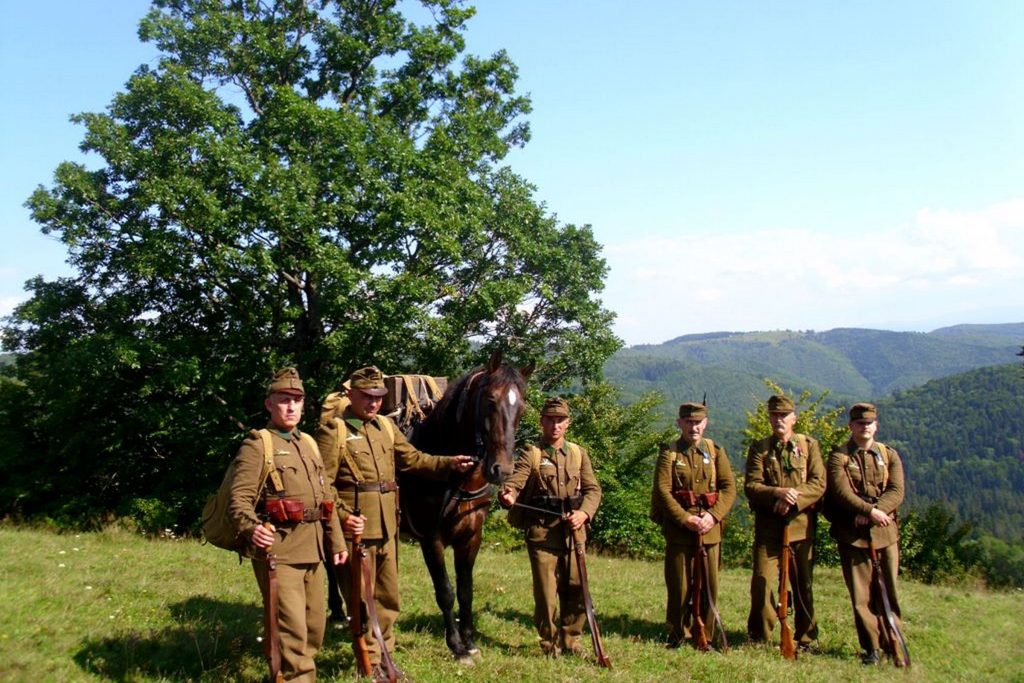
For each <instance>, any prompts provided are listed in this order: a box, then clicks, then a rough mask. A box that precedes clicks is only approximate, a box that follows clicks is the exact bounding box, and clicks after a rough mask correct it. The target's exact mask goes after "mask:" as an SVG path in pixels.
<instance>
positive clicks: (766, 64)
mask: <svg viewBox="0 0 1024 683" xmlns="http://www.w3.org/2000/svg"><path fill="white" fill-rule="evenodd" d="M100 6H102V7H104V9H103V10H102V11H99V10H97V9H96V8H97V7H100ZM147 7H148V3H147V2H142V1H136V0H119V1H118V2H114V3H102V4H98V3H77V2H67V1H60V2H46V1H45V0H44V1H42V2H37V3H16V2H13V1H12V2H8V3H5V10H4V15H5V17H4V18H5V20H4V22H3V25H2V26H0V74H2V75H0V79H2V81H3V83H2V85H3V92H4V93H6V94H7V96H6V97H5V104H4V107H2V108H0V129H2V130H3V131H4V137H5V140H4V145H3V146H2V150H3V151H2V154H3V161H4V163H3V164H2V165H0V174H2V176H0V231H2V235H3V237H4V243H5V245H6V247H7V248H6V249H5V250H4V252H3V256H2V258H0V313H7V312H9V311H10V310H11V307H12V306H13V305H15V304H16V302H17V301H19V300H21V299H22V298H23V297H24V294H23V292H22V283H23V282H24V280H26V279H27V278H28V277H31V276H33V275H35V274H38V273H42V274H43V275H45V276H47V277H56V276H58V275H61V274H65V273H66V272H67V270H66V266H64V265H63V256H64V252H63V248H62V247H61V245H60V244H59V243H56V242H55V241H54V240H53V239H52V238H48V237H44V236H42V235H41V234H40V233H39V230H38V227H37V226H34V225H33V224H32V223H31V220H30V219H29V217H28V214H27V212H26V211H25V210H24V209H23V208H22V207H21V205H22V203H23V202H24V200H25V199H26V198H27V196H28V195H29V194H30V193H31V191H32V190H33V188H34V187H35V186H36V185H38V184H48V183H49V182H50V179H51V176H52V172H53V170H54V168H55V167H56V165H57V164H58V163H59V162H60V161H62V160H65V159H77V158H79V154H78V151H77V145H78V143H79V142H80V140H81V137H82V131H81V129H80V128H79V127H77V126H73V125H71V124H70V123H68V120H67V119H68V116H69V115H70V114H72V113H75V112H81V111H99V110H102V109H103V108H104V107H105V106H106V104H107V103H108V102H109V101H110V98H111V96H112V95H113V94H114V92H116V91H117V90H119V89H120V88H121V87H122V85H123V83H124V82H125V80H126V79H127V78H128V76H129V75H130V74H131V72H132V71H133V70H134V69H135V67H136V66H137V65H138V64H140V63H142V62H149V63H155V58H156V51H155V49H154V48H153V47H152V46H149V45H143V44H140V43H139V42H138V40H137V37H136V27H137V22H138V19H139V18H140V17H141V16H142V15H143V14H144V13H145V11H146V8H147ZM467 41H468V48H469V51H470V52H472V53H475V54H489V53H491V52H493V51H494V50H496V49H498V48H505V49H506V50H508V52H509V53H510V55H511V56H512V58H513V60H514V61H515V62H516V63H517V64H518V65H519V68H520V76H521V80H520V88H519V89H520V91H521V92H526V93H529V94H530V95H531V97H532V100H533V106H534V112H533V114H532V115H531V116H530V117H529V120H530V123H531V127H532V130H533V139H532V141H531V142H530V143H529V144H528V145H527V147H526V148H525V149H523V150H519V151H516V152H514V153H513V154H512V155H511V156H510V157H509V159H508V163H509V164H511V165H512V166H513V168H514V169H515V170H516V171H517V172H519V173H520V174H521V175H523V176H524V177H526V178H527V179H529V180H530V181H531V182H532V183H533V184H534V185H536V186H537V198H538V199H539V200H541V201H543V202H545V203H546V205H547V207H548V209H549V210H550V211H552V212H553V213H556V214H557V215H558V217H559V219H560V220H562V221H564V222H570V223H577V224H583V223H586V224H590V225H591V226H592V227H593V230H594V234H595V236H596V237H597V239H598V241H600V242H601V243H602V244H603V245H604V256H605V258H606V259H607V260H608V263H609V266H610V274H609V277H608V279H607V283H606V289H605V291H604V292H603V293H602V295H601V296H602V299H603V300H604V302H605V304H606V305H607V306H608V307H609V308H611V309H612V310H614V311H615V312H616V313H617V314H618V321H617V323H616V332H617V333H618V334H619V336H620V337H622V338H623V339H624V340H625V341H626V342H627V343H629V344H636V343H652V342H653V343H656V342H660V341H664V340H666V339H670V338H672V337H675V336H678V335H681V334H688V333H696V332H707V331H713V330H762V329H819V330H822V329H829V328H832V327H882V328H888V329H901V330H929V329H933V328H935V327H939V326H942V325H947V324H954V323H960V322H977V323H981V322H1019V321H1022V320H1024V309H1022V306H1021V303H1020V302H1021V301H1022V300H1024V182H1022V181H1024V79H1022V78H1021V75H1020V73H1021V68H1022V66H1024V5H1021V4H1020V3H1018V2H987V1H978V2H968V1H966V0H965V1H963V2H943V1H930V2H874V1H860V2H825V1H824V0H822V1H817V2H771V1H766V0H759V1H756V2H755V1H750V2H716V3H711V2H703V1H700V2H697V1H695V2H667V1H666V2H634V3H623V2H610V1H609V2H602V1H588V2H585V1H583V0H563V1H560V2H556V1H554V0H517V1H516V2H498V1H496V0H488V1H481V2H479V3H478V15H477V17H476V18H475V19H474V20H473V21H472V22H471V23H470V29H469V32H468V34H467Z"/></svg>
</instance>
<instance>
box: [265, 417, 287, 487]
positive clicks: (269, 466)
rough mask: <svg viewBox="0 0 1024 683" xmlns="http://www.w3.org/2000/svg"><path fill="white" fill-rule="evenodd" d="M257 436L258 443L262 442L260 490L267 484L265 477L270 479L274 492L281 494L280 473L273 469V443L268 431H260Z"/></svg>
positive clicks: (282, 483)
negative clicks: (258, 436) (258, 437)
mask: <svg viewBox="0 0 1024 683" xmlns="http://www.w3.org/2000/svg"><path fill="white" fill-rule="evenodd" d="M259 434H260V441H262V442H263V474H261V475H260V489H263V487H264V486H265V485H266V483H267V477H270V483H272V484H273V485H274V491H275V492H276V493H281V492H283V491H284V482H283V481H281V473H280V472H278V471H277V468H276V467H274V442H273V441H271V439H270V430H269V429H261V430H260V431H259Z"/></svg>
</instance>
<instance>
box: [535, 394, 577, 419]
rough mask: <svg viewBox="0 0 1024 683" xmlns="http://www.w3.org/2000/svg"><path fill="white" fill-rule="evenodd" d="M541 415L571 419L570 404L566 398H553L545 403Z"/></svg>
mask: <svg viewBox="0 0 1024 683" xmlns="http://www.w3.org/2000/svg"><path fill="white" fill-rule="evenodd" d="M540 414H541V416H542V417H543V416H544V415H550V416H552V417H570V415H569V402H568V401H566V400H565V399H564V398H559V397H558V396H552V397H551V398H549V399H548V400H546V401H544V407H543V408H541V410H540Z"/></svg>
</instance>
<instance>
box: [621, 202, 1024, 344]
mask: <svg viewBox="0 0 1024 683" xmlns="http://www.w3.org/2000/svg"><path fill="white" fill-rule="evenodd" d="M679 234H680V235H681V236H680V237H665V236H655V237H650V238H647V239H637V240H632V241H628V242H619V243H614V244H609V245H607V246H606V248H605V256H606V257H607V259H608V263H609V265H610V269H611V272H610V275H609V278H608V281H607V286H606V290H605V296H604V300H605V302H606V305H608V306H609V307H610V308H611V309H612V310H615V311H617V312H618V313H619V319H618V321H617V326H616V331H617V332H618V334H619V336H621V337H623V338H624V339H625V340H626V341H627V343H647V342H660V341H664V340H666V339H669V338H671V337H674V336H677V335H679V334H684V333H687V332H705V331H711V330H722V329H726V330H753V329H787V328H788V329H809V328H810V329H828V328H829V327H837V326H861V325H870V324H872V322H873V321H878V320H900V319H904V320H907V321H908V324H910V323H911V322H912V321H916V320H924V319H925V318H928V317H931V318H938V317H942V316H946V315H948V314H949V312H950V310H952V309H953V308H955V310H958V311H965V310H972V308H973V309H977V310H983V309H987V308H991V306H992V304H993V297H998V299H997V300H998V301H1003V302H1005V301H1019V300H1021V299H1022V297H1024V199H1016V200H1013V201H1009V202H1005V203H1002V204H997V205H993V206H990V207H987V208H984V209H982V210H980V211H970V212H963V211H952V210H949V209H942V208H939V209H931V208H929V209H922V210H920V211H918V212H917V213H916V214H915V215H914V217H913V220H912V222H911V223H910V224H908V225H903V226H897V227H890V228H880V227H866V228H865V229H864V230H863V231H862V232H861V233H860V234H858V235H856V236H850V235H849V234H848V233H846V234H841V235H839V234H835V233H833V232H829V231H828V230H827V229H826V227H823V228H822V229H821V230H806V229H803V230H795V229H794V230H778V231H767V230H762V231H754V232H751V233H748V234H737V233H728V234H719V235H706V234H705V235H701V236H687V235H685V234H684V231H683V230H679ZM858 294H870V299H867V300H865V299H863V298H860V297H858V296H857V295H858ZM1020 317H1021V319H1024V309H1022V315H1021V316H1020Z"/></svg>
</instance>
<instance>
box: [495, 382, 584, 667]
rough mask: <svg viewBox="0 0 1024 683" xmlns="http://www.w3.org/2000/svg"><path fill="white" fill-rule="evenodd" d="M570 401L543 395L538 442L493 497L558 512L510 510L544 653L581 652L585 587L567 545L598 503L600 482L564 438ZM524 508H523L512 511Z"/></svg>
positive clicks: (525, 451) (521, 457)
mask: <svg viewBox="0 0 1024 683" xmlns="http://www.w3.org/2000/svg"><path fill="white" fill-rule="evenodd" d="M570 421H571V420H570V415H569V404H568V403H566V401H565V400H563V399H561V398H549V399H548V400H547V401H545V403H544V407H543V408H542V409H541V417H540V425H541V446H540V447H539V448H538V447H537V446H534V445H530V446H527V447H525V448H524V449H523V451H522V453H520V455H519V457H518V459H517V460H516V466H515V470H514V471H513V472H512V476H511V477H509V479H508V480H507V481H506V482H505V486H504V488H503V489H502V491H501V494H500V495H499V500H500V502H501V503H502V504H503V505H504V506H505V507H511V506H512V505H513V504H514V503H515V502H516V500H517V499H518V498H519V497H520V496H521V497H522V501H521V502H522V503H525V504H526V505H530V506H533V507H536V508H544V509H547V510H551V511H552V512H553V513H562V516H560V515H559V514H543V513H541V512H536V511H529V510H524V509H523V508H513V511H512V512H511V513H510V515H509V517H510V520H511V519H517V520H519V521H517V522H516V525H517V526H520V527H522V528H525V529H526V546H527V550H528V551H529V554H530V568H531V570H532V572H533V601H534V610H533V623H534V625H535V626H536V627H537V632H538V633H539V634H540V647H541V650H543V652H544V654H546V655H548V656H552V657H557V656H558V655H559V654H561V653H562V652H565V653H566V654H573V655H578V656H582V655H583V646H582V645H581V644H580V635H581V634H582V633H583V623H584V622H585V621H586V618H587V616H586V607H585V606H584V602H583V585H582V583H581V582H580V575H579V568H578V567H577V566H576V563H575V562H573V555H572V552H571V551H570V541H571V538H572V531H574V530H581V529H583V530H584V538H585V537H586V536H585V526H584V525H585V524H586V523H587V522H589V521H590V520H591V519H593V517H594V515H595V514H597V508H598V506H599V505H600V504H601V486H600V484H598V482H597V477H595V476H594V468H593V467H592V466H591V463H590V456H589V455H588V454H587V452H586V450H584V449H583V448H581V447H580V446H578V445H577V444H574V443H570V442H568V441H566V440H565V432H566V430H567V429H568V428H569V423H570ZM518 513H523V514H518Z"/></svg>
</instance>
